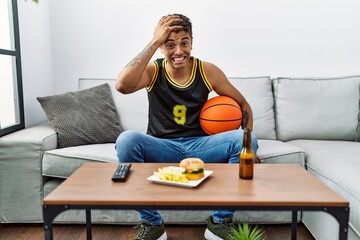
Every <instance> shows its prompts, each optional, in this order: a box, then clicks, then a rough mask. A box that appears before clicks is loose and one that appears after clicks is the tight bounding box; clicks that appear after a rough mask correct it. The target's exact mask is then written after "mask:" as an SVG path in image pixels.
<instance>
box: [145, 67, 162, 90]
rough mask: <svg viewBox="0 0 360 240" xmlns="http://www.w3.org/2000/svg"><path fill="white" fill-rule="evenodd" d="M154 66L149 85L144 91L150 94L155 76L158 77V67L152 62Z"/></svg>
mask: <svg viewBox="0 0 360 240" xmlns="http://www.w3.org/2000/svg"><path fill="white" fill-rule="evenodd" d="M152 63H153V64H154V74H153V76H152V78H151V81H150V83H149V86H147V87H146V91H148V92H150V91H151V89H152V88H153V87H154V84H155V82H156V79H157V76H158V75H159V65H158V63H157V62H156V61H153V62H152Z"/></svg>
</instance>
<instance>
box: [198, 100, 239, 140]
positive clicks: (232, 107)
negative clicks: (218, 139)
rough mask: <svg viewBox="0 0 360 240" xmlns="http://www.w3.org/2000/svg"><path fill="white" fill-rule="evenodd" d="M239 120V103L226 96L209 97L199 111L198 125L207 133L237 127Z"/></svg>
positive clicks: (210, 133)
mask: <svg viewBox="0 0 360 240" xmlns="http://www.w3.org/2000/svg"><path fill="white" fill-rule="evenodd" d="M241 121H242V111H241V108H240V106H239V104H238V103H237V102H236V101H235V100H234V99H232V98H230V97H227V96H216V97H213V98H211V99H209V100H208V101H207V102H206V103H205V104H204V106H203V108H202V110H201V112H200V125H201V127H202V129H203V130H204V132H205V133H206V134H208V135H213V134H216V133H221V132H226V131H230V130H235V129H238V128H239V127H240V125H241Z"/></svg>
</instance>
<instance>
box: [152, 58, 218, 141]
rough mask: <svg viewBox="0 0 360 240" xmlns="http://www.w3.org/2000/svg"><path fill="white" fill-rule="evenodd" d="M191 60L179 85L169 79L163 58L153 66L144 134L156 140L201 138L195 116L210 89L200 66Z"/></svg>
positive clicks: (200, 64)
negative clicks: (188, 72) (190, 67)
mask: <svg viewBox="0 0 360 240" xmlns="http://www.w3.org/2000/svg"><path fill="white" fill-rule="evenodd" d="M191 60H192V62H193V66H192V71H191V75H190V78H189V80H188V81H187V82H186V83H185V84H182V85H180V84H178V83H177V82H175V81H174V80H173V79H172V78H171V76H170V74H169V72H168V71H167V69H166V60H165V59H164V58H161V59H157V60H155V61H154V62H153V63H154V65H155V72H154V76H153V78H152V80H151V82H150V84H149V86H148V87H147V88H146V90H147V92H148V99H149V123H148V129H147V133H148V134H150V135H152V136H155V137H160V138H178V137H192V136H203V135H205V133H204V131H203V130H202V129H201V126H200V122H199V115H200V111H201V108H202V107H203V105H204V104H205V102H206V101H207V99H208V95H209V92H211V91H212V90H213V89H212V86H211V84H210V83H209V82H208V80H207V78H206V76H205V73H204V68H203V63H202V62H201V61H200V60H199V59H197V58H193V57H192V58H191Z"/></svg>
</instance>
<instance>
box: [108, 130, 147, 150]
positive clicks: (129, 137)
mask: <svg viewBox="0 0 360 240" xmlns="http://www.w3.org/2000/svg"><path fill="white" fill-rule="evenodd" d="M142 136H143V133H140V132H138V131H134V130H127V131H124V132H122V133H121V134H120V135H119V136H118V138H117V139H116V144H115V147H116V148H117V147H124V146H127V145H130V146H133V144H134V143H139V142H140V139H141V138H142Z"/></svg>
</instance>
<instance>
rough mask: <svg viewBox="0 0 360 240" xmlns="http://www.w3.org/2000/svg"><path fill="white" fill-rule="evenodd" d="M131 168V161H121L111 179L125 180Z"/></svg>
mask: <svg viewBox="0 0 360 240" xmlns="http://www.w3.org/2000/svg"><path fill="white" fill-rule="evenodd" d="M130 168H131V164H130V163H119V165H118V167H117V168H116V171H115V172H114V175H113V176H112V178H111V180H113V182H124V181H125V180H126V177H127V176H128V175H129V170H130Z"/></svg>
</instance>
